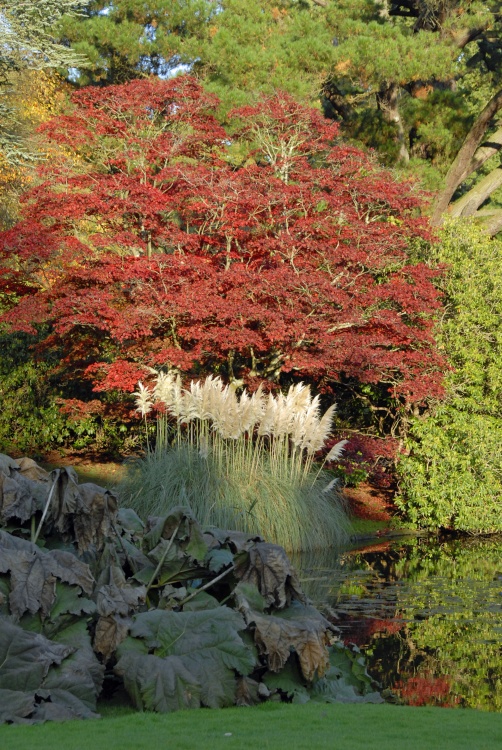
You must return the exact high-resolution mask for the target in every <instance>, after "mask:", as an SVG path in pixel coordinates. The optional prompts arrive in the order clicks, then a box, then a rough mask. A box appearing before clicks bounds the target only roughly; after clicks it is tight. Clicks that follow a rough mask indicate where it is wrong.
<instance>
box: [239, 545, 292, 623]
mask: <svg viewBox="0 0 502 750" xmlns="http://www.w3.org/2000/svg"><path fill="white" fill-rule="evenodd" d="M235 572H236V576H237V577H238V578H239V579H240V580H241V581H243V582H245V583H252V584H254V585H255V586H256V587H257V589H258V591H259V592H260V594H261V595H262V596H263V597H264V599H265V600H266V602H267V604H268V606H274V607H277V608H278V609H282V608H283V607H286V606H287V605H288V604H290V602H291V601H292V600H293V599H300V601H304V600H305V597H304V594H303V592H302V590H301V587H300V582H299V580H298V576H297V574H296V571H295V569H294V568H293V567H292V566H291V563H290V561H289V559H288V556H287V555H286V552H285V550H284V548H283V547H279V545H277V544H267V543H266V542H257V543H255V544H253V546H252V547H251V548H250V549H249V551H248V553H247V555H243V556H242V558H241V559H240V560H239V561H238V564H237V566H236V571H235Z"/></svg>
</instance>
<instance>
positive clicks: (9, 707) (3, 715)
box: [0, 688, 34, 723]
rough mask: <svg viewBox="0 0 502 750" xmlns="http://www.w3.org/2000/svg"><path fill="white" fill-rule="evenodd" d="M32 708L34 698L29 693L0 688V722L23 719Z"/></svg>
mask: <svg viewBox="0 0 502 750" xmlns="http://www.w3.org/2000/svg"><path fill="white" fill-rule="evenodd" d="M33 708H34V698H33V695H32V694H31V693H20V692H18V691H17V690H6V689H5V688H0V723H3V722H6V721H10V722H16V721H20V720H21V719H25V718H26V717H27V716H29V715H30V714H31V713H32V711H33Z"/></svg>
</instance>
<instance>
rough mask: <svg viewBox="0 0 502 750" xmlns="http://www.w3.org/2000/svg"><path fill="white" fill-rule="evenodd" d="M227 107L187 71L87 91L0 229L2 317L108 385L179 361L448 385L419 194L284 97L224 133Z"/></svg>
mask: <svg viewBox="0 0 502 750" xmlns="http://www.w3.org/2000/svg"><path fill="white" fill-rule="evenodd" d="M216 106H217V100H216V99H215V98H214V97H212V96H210V95H208V94H207V93H205V92H204V90H203V89H202V88H201V86H200V85H199V84H198V83H197V82H196V81H195V80H194V79H193V78H191V77H189V76H180V77H177V78H174V79H171V80H169V81H160V80H157V79H148V80H136V81H132V82H131V83H128V84H125V85H120V86H110V87H107V88H87V89H82V90H81V91H79V92H77V93H75V94H74V96H73V111H72V113H71V114H69V115H67V116H60V117H57V118H55V119H54V120H52V121H51V122H49V123H48V124H46V125H44V126H43V128H42V131H43V133H44V135H45V137H46V138H47V139H48V141H49V142H50V143H51V144H52V150H53V155H52V157H51V160H50V162H47V163H46V164H45V165H44V166H43V168H42V169H41V182H40V184H39V185H38V186H37V187H35V188H34V189H32V190H30V191H29V192H28V193H26V195H25V196H24V198H23V217H24V218H23V219H22V220H21V221H20V222H19V223H18V224H17V225H16V226H15V227H13V228H12V229H11V230H9V231H7V232H4V233H3V234H2V235H0V258H1V261H0V262H1V275H0V289H1V292H2V293H3V295H4V298H5V297H7V298H9V299H10V300H11V304H10V309H9V310H8V311H7V312H6V313H5V314H4V315H3V317H2V320H3V321H4V322H6V323H8V324H9V325H10V326H11V328H12V329H13V330H23V331H29V332H35V331H39V330H40V326H43V331H44V334H43V336H42V338H41V341H40V344H39V349H40V350H42V351H43V350H49V349H50V350H54V351H58V352H60V354H61V362H62V364H61V369H62V371H63V370H64V371H65V373H66V375H65V377H66V378H67V379H69V380H71V379H73V380H74V381H75V383H77V384H78V383H79V382H80V383H81V382H83V381H84V380H86V379H87V380H90V381H91V382H92V385H93V388H94V390H95V391H106V390H112V389H121V390H123V391H129V392H130V391H132V390H134V388H135V387H136V383H137V380H138V379H139V378H140V377H142V376H144V374H145V370H146V367H148V366H153V367H162V366H164V367H165V366H175V367H178V368H180V369H181V370H182V371H183V372H184V373H186V374H189V375H191V376H193V375H195V374H196V375H198V374H203V373H206V372H213V371H215V370H218V372H220V373H222V374H223V375H224V376H226V377H227V378H230V379H232V378H235V379H242V380H243V381H244V382H246V383H248V384H250V385H253V384H254V383H256V382H257V380H268V381H274V382H280V381H281V378H282V379H285V378H295V377H298V378H303V379H308V380H310V381H312V382H314V383H315V384H316V385H317V387H318V388H320V389H323V388H324V389H329V388H330V387H333V386H334V385H336V383H338V382H340V380H343V379H345V380H351V381H354V382H356V383H359V384H373V385H375V386H378V387H380V389H383V391H384V392H386V393H388V395H389V397H390V398H392V399H395V401H396V403H401V404H416V403H420V402H422V401H423V400H424V399H425V398H427V397H429V396H431V395H438V394H439V393H440V391H441V385H440V383H441V373H442V370H443V369H444V362H443V360H442V358H441V356H440V355H439V353H438V352H437V350H436V349H435V346H434V339H433V325H434V315H435V312H436V311H437V309H438V308H439V307H440V299H439V296H438V292H437V290H436V288H435V287H434V283H433V282H434V277H435V275H436V274H437V271H435V270H433V269H431V268H429V267H428V266H427V265H425V264H423V263H416V262H413V261H412V260H411V259H410V242H411V241H413V240H414V239H415V240H416V238H422V239H428V236H429V235H428V230H427V225H426V221H425V219H423V218H420V211H419V208H420V196H419V195H417V194H416V193H415V192H414V188H413V186H412V185H410V184H406V183H399V182H396V181H395V180H394V179H393V177H392V176H391V175H390V173H388V172H384V171H382V170H381V169H379V168H377V166H376V165H375V164H374V163H373V161H372V160H371V158H370V157H369V156H368V155H366V154H365V153H363V152H361V151H359V150H357V149H356V148H353V147H350V146H347V145H346V144H344V143H341V142H339V140H338V128H337V125H336V124H335V123H333V122H330V121H328V120H326V119H324V118H323V117H322V116H321V114H320V113H319V112H317V111H315V110H311V109H308V108H306V107H303V106H301V105H299V104H298V103H296V102H295V101H294V100H292V99H291V98H290V97H289V96H287V95H283V94H277V95H275V96H273V97H271V98H268V99H265V100H262V101H261V102H260V103H258V104H257V105H256V106H254V107H246V108H244V109H241V110H238V111H235V112H233V113H232V116H231V121H230V123H229V125H228V126H227V127H226V128H223V127H222V125H221V124H220V123H219V122H218V120H217V119H216V116H215V114H214V113H215V110H216ZM56 149H57V150H56ZM94 397H95V396H94Z"/></svg>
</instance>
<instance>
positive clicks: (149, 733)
mask: <svg viewBox="0 0 502 750" xmlns="http://www.w3.org/2000/svg"><path fill="white" fill-rule="evenodd" d="M501 742H502V715H501V714H490V713H483V712H479V711H474V710H469V709H466V710H463V709H445V708H429V707H427V708H413V707H410V706H391V705H383V706H382V705H371V704H369V705H368V704H364V705H361V704H349V705H347V704H334V705H333V704H330V705H328V704H318V703H308V704H306V705H298V706H297V705H286V704H280V703H267V704H264V705H262V706H259V707H256V708H228V709H222V710H220V711H210V710H205V709H202V710H200V711H181V712H179V713H175V714H169V715H158V714H148V713H143V714H137V713H134V714H131V713H125V711H121V712H120V711H119V715H115V716H114V717H113V718H112V717H108V718H104V719H102V720H100V721H86V722H78V721H74V722H67V723H64V724H44V725H43V726H3V727H0V747H1V748H2V750H32V748H36V750H55V748H61V747H64V748H67V750H101V749H102V748H103V749H106V750H116V749H117V750H143V749H144V750H152V748H169V750H198V748H201V750H202V749H203V750H213V749H214V750H220V748H225V750H232V748H235V750H245V749H247V748H250V749H251V748H253V750H262V748H270V749H271V750H317V749H319V750H321V749H322V750H325V749H328V748H333V749H334V750H429V749H430V750H438V748H440V750H495V748H497V747H500V746H501Z"/></svg>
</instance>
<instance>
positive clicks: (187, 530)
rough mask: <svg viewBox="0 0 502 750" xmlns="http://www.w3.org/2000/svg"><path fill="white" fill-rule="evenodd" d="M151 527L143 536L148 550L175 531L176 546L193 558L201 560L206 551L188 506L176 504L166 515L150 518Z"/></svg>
mask: <svg viewBox="0 0 502 750" xmlns="http://www.w3.org/2000/svg"><path fill="white" fill-rule="evenodd" d="M151 520H152V522H153V525H152V528H151V529H150V530H149V531H148V533H147V534H145V536H144V544H145V546H146V548H147V549H148V550H153V549H154V547H157V546H158V544H159V542H160V541H161V540H166V541H167V540H169V539H171V537H172V535H173V534H174V532H175V531H176V546H177V547H178V548H179V550H180V551H181V552H183V553H184V554H186V555H187V556H188V557H190V558H191V559H193V560H199V561H202V560H203V559H204V557H205V556H206V553H207V544H206V542H205V541H204V536H203V534H202V530H201V528H200V526H199V524H198V522H197V521H196V519H195V518H194V516H193V515H192V512H191V511H190V509H189V508H184V507H182V506H176V507H175V508H172V509H171V510H170V512H169V514H168V515H167V516H163V517H162V518H155V519H151Z"/></svg>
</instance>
